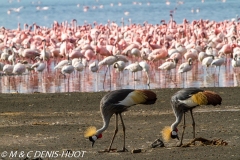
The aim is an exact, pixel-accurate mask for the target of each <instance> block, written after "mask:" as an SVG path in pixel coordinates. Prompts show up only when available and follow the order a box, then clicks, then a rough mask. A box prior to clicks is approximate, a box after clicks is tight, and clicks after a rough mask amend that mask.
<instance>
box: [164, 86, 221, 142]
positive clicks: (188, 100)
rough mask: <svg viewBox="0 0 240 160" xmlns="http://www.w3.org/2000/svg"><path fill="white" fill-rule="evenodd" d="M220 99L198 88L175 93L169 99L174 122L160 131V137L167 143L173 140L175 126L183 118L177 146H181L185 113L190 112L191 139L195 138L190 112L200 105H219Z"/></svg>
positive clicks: (215, 94)
mask: <svg viewBox="0 0 240 160" xmlns="http://www.w3.org/2000/svg"><path fill="white" fill-rule="evenodd" d="M221 103H222V98H221V97H220V96H219V95H218V94H217V93H215V92H213V91H208V90H202V89H200V88H185V89H182V90H180V91H178V92H176V93H175V94H174V95H173V96H172V97H171V105H172V109H173V112H174V115H175V117H176V121H175V122H174V123H173V124H172V125H171V127H170V126H169V127H165V128H164V129H163V130H162V136H163V139H164V141H166V142H167V141H169V140H170V139H171V138H173V139H175V138H177V139H178V140H179V137H178V129H177V126H178V125H179V123H180V122H181V120H182V117H183V131H182V136H181V139H180V144H179V146H182V141H183V135H184V130H185V127H186V126H185V113H186V112H187V111H190V114H191V117H192V126H193V138H195V121H194V118H193V112H192V110H193V109H194V108H195V107H197V106H201V105H213V106H216V105H221Z"/></svg>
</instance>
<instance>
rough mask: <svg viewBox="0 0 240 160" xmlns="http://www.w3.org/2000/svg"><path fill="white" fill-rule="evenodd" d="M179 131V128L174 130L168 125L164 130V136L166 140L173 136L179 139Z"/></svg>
mask: <svg viewBox="0 0 240 160" xmlns="http://www.w3.org/2000/svg"><path fill="white" fill-rule="evenodd" d="M177 132H178V129H177V128H176V129H175V130H172V128H171V127H170V126H167V127H165V128H164V129H163V130H162V137H163V139H164V141H166V142H167V141H169V140H170V139H171V138H172V139H175V138H177V139H178V140H179V138H178V133H177Z"/></svg>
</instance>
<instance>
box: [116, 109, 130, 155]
mask: <svg viewBox="0 0 240 160" xmlns="http://www.w3.org/2000/svg"><path fill="white" fill-rule="evenodd" d="M119 116H120V118H121V122H122V127H123V149H122V150H120V151H118V152H125V151H128V150H127V149H126V147H125V138H126V135H125V129H126V128H125V125H124V122H123V119H122V115H121V113H120V114H119Z"/></svg>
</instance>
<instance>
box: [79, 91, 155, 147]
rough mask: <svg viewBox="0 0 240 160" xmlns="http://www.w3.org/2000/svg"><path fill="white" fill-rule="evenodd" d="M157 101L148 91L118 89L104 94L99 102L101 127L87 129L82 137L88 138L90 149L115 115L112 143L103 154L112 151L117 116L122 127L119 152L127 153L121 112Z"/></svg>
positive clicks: (116, 129) (116, 130)
mask: <svg viewBox="0 0 240 160" xmlns="http://www.w3.org/2000/svg"><path fill="white" fill-rule="evenodd" d="M156 100H157V96H156V94H155V93H154V92H152V91H150V90H134V89H120V90H115V91H112V92H109V93H108V94H106V95H105V96H104V97H103V98H102V100H101V102H100V112H101V115H102V118H103V126H102V128H100V129H98V130H97V129H96V128H95V127H89V128H88V129H87V130H86V131H85V133H84V136H85V137H88V138H89V140H90V141H91V142H92V147H93V145H94V143H95V141H96V140H97V139H99V138H101V137H102V133H103V132H104V131H105V130H106V129H107V128H108V125H109V122H110V119H111V117H112V115H113V114H115V115H116V128H115V132H114V135H113V138H112V141H111V143H110V145H109V148H108V149H106V150H105V151H104V152H110V151H111V150H112V149H111V147H112V144H113V141H114V138H115V136H116V134H117V132H118V115H119V117H120V119H121V123H122V127H123V149H122V150H120V151H122V152H125V151H127V149H126V148H125V125H124V122H123V119H122V112H125V111H127V109H128V108H129V107H131V106H134V105H137V104H144V105H150V104H154V103H155V102H156Z"/></svg>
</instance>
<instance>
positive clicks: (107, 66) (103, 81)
mask: <svg viewBox="0 0 240 160" xmlns="http://www.w3.org/2000/svg"><path fill="white" fill-rule="evenodd" d="M107 71H108V66H107V70H106V72H105V75H104V79H103V89H104V83H105V80H106V76H107Z"/></svg>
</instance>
